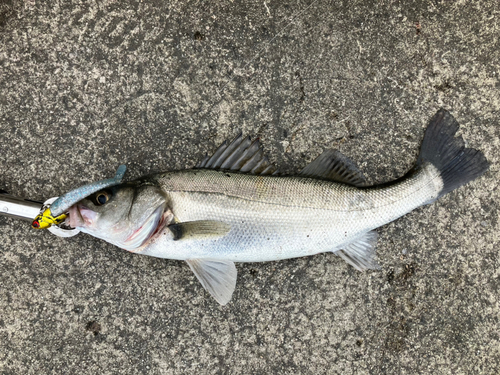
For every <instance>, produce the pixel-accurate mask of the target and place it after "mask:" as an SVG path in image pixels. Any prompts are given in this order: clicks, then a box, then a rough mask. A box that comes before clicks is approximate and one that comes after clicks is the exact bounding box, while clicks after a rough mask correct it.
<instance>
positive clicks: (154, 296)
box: [0, 0, 500, 375]
mask: <svg viewBox="0 0 500 375" xmlns="http://www.w3.org/2000/svg"><path fill="white" fill-rule="evenodd" d="M499 20H500V3H499V2H498V1H496V0H488V1H481V2H479V1H476V2H474V1H465V0H462V1H438V0H413V1H397V0H385V1H368V0H358V1H356V0H355V1H328V0H312V1H311V0H307V1H305V0H297V1H274V0H267V1H264V0H261V1H249V0H241V1H238V0H234V1H194V0H191V1H157V0H144V1H139V0H122V1H85V0H84V1H74V2H69V1H61V0H58V1H46V2H44V1H39V0H24V1H20V0H2V1H1V2H0V144H1V155H0V188H3V189H5V190H7V191H9V192H10V193H12V194H14V195H17V196H21V197H28V198H32V199H38V200H43V199H46V198H49V197H52V196H57V195H60V194H62V193H64V192H66V191H68V190H70V189H72V188H74V187H77V186H80V185H82V184H85V183H88V182H90V181H95V180H98V179H103V178H108V177H111V176H112V175H114V172H115V170H116V168H117V166H118V165H119V164H121V163H125V164H127V166H128V168H129V170H128V172H127V178H129V179H132V178H136V177H139V176H141V175H143V174H147V173H154V172H159V171H164V170H171V169H180V168H189V167H192V166H193V165H194V164H195V163H196V161H197V160H198V159H199V158H200V157H201V156H202V155H204V154H205V152H210V151H213V150H214V148H215V147H216V146H217V145H218V144H219V143H220V142H221V141H222V140H223V139H226V138H230V137H233V136H234V135H235V134H236V133H237V132H238V131H239V130H242V131H243V132H244V133H245V134H253V135H258V136H259V137H260V138H261V140H262V141H263V143H264V146H265V148H266V150H267V153H268V154H269V155H270V158H271V159H272V161H273V162H274V163H275V164H277V165H278V166H279V167H280V169H281V170H282V171H284V172H286V173H294V172H297V171H298V170H300V169H301V168H302V167H303V166H304V165H305V164H306V163H307V162H308V161H310V160H312V159H313V158H314V157H316V156H317V155H318V154H319V153H321V152H322V151H323V150H325V149H326V148H330V147H333V148H337V149H340V150H341V151H342V152H343V153H344V154H346V155H348V156H349V157H351V158H352V159H353V160H355V161H356V162H357V163H358V164H359V165H360V167H361V168H362V169H363V170H364V172H365V174H366V175H367V176H368V177H369V178H370V181H371V182H374V183H379V182H384V181H388V180H391V179H394V178H397V177H399V176H401V175H403V174H404V173H405V172H406V171H407V170H408V169H410V168H411V166H412V165H413V163H414V162H415V160H416V156H417V153H418V148H419V144H420V141H421V139H422V136H423V132H424V128H425V126H426V124H427V121H428V120H429V119H430V117H431V116H432V115H433V114H434V113H435V112H436V110H437V109H438V108H440V107H445V108H447V109H449V110H450V111H451V112H452V114H453V115H454V116H455V117H456V118H457V119H458V121H459V122H460V124H461V129H460V133H461V134H463V136H464V138H465V139H466V140H467V142H468V145H469V146H470V147H475V148H478V149H481V150H482V151H483V152H484V153H485V155H486V157H487V158H488V160H489V161H490V162H491V168H490V170H489V172H487V173H486V174H485V175H484V176H483V177H481V178H480V179H479V180H477V181H475V182H473V183H471V184H469V185H467V186H465V187H463V188H460V189H459V190H458V191H455V192H453V193H451V194H449V195H447V196H446V197H444V198H443V199H441V200H439V201H438V202H436V203H435V204H433V205H430V206H426V207H422V208H420V209H418V210H416V211H414V212H412V213H410V214H408V215H407V216H405V217H403V218H401V219H399V220H397V221H396V222H393V223H391V224H389V225H386V226H384V227H382V228H380V229H379V230H378V232H379V234H380V238H379V244H378V254H379V258H380V263H381V265H382V270H381V271H379V272H367V273H359V272H357V271H355V270H354V269H353V268H352V267H350V266H348V265H346V264H345V263H343V262H342V261H341V260H340V258H338V257H335V256H334V255H332V254H322V255H318V256H314V257H309V258H302V259H293V260H289V261H281V262H271V263H256V264H238V265H237V268H238V272H239V276H238V284H237V288H236V292H235V294H234V296H233V300H232V301H231V302H230V303H229V304H228V305H227V306H226V307H221V306H219V305H218V304H217V303H216V302H215V301H214V300H213V299H212V298H211V297H210V296H209V295H208V293H207V292H205V291H204V289H203V288H202V287H201V285H200V284H199V283H198V281H197V280H196V279H195V277H194V275H193V274H192V273H191V271H190V270H189V268H188V267H187V265H186V264H184V263H182V262H178V261H168V260H161V259H153V258H148V257H141V256H137V255H132V254H129V253H127V252H125V251H123V250H119V249H118V248H116V247H114V246H112V245H109V244H106V243H104V242H102V241H100V240H97V239H94V238H92V237H90V236H87V235H83V234H80V235H78V236H77V237H74V238H71V239H60V238H56V237H54V236H52V235H51V234H50V233H48V232H44V231H35V230H33V229H31V228H30V226H29V224H27V223H26V222H21V221H16V220H13V219H8V218H5V217H0V373H1V374H79V375H83V374H143V373H144V374H184V373H190V374H490V375H494V374H498V373H500V338H499V331H500V324H499V316H500V305H499V293H500V292H499V287H500V278H499V277H500V273H499V255H498V252H499V249H498V242H499V234H498V233H499V230H500V228H499V221H498V219H499V195H500V192H499V190H498V186H497V183H498V179H499V172H498V165H499V151H500V144H499V133H500V128H499V118H500V113H499V110H500V80H499V79H500V78H499V76H500V63H499V61H500V42H499V37H498V35H499V33H500V21H499Z"/></svg>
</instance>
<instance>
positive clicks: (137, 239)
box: [67, 181, 168, 251]
mask: <svg viewBox="0 0 500 375" xmlns="http://www.w3.org/2000/svg"><path fill="white" fill-rule="evenodd" d="M166 202H167V198H166V196H165V194H164V193H163V191H162V190H161V189H160V187H158V186H157V185H155V184H152V183H148V182H140V181H135V182H129V183H125V184H121V185H116V186H113V187H110V188H107V189H104V190H100V191H98V192H96V193H94V194H92V195H90V196H88V197H87V198H85V199H83V200H81V201H80V202H78V203H77V204H75V205H73V206H72V207H70V209H69V220H67V223H68V224H69V225H70V226H71V227H73V228H78V229H79V230H80V231H82V232H84V233H88V234H90V235H92V236H94V237H97V238H100V239H102V240H105V241H106V242H110V243H112V244H114V245H116V246H118V247H121V248H122V249H125V250H130V251H133V250H135V249H138V248H140V247H142V246H144V245H145V244H146V243H147V242H148V241H149V240H150V239H151V238H152V237H153V236H154V235H155V234H156V233H157V232H158V231H159V229H160V228H161V227H163V225H164V224H165V219H166V217H167V216H168V212H166V206H167V204H166Z"/></svg>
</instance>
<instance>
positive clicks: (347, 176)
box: [300, 150, 366, 187]
mask: <svg viewBox="0 0 500 375" xmlns="http://www.w3.org/2000/svg"><path fill="white" fill-rule="evenodd" d="M300 175H301V176H304V177H315V178H322V179H325V180H331V181H336V182H342V183H344V184H349V185H353V186H357V187H360V186H365V184H366V179H365V176H364V175H363V172H361V171H360V170H359V169H358V167H356V165H355V164H354V163H353V162H352V161H351V160H350V159H349V158H348V157H347V156H345V155H343V154H342V153H341V152H340V151H337V150H326V151H324V152H323V153H322V154H321V155H320V156H318V157H317V158H316V159H314V161H312V162H311V163H309V164H308V165H307V166H306V167H305V168H304V169H303V170H302V171H301V172H300Z"/></svg>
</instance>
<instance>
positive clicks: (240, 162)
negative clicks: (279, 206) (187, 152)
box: [195, 133, 278, 175]
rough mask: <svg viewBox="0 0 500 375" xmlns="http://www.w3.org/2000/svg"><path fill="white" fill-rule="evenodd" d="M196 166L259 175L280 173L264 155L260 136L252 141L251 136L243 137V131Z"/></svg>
mask: <svg viewBox="0 0 500 375" xmlns="http://www.w3.org/2000/svg"><path fill="white" fill-rule="evenodd" d="M195 168H203V169H225V170H230V171H235V172H245V173H250V174H258V175H271V174H272V175H275V174H277V173H278V171H277V169H276V167H274V166H273V165H272V164H270V163H269V159H268V158H267V157H266V156H264V152H263V151H262V148H261V147H260V142H259V138H257V139H255V140H254V141H253V142H252V139H251V138H250V137H243V136H242V134H241V133H240V134H238V135H237V136H236V138H234V140H233V141H232V142H231V143H229V142H228V141H224V143H222V144H221V145H220V146H219V148H218V149H217V150H215V152H214V154H213V155H212V156H208V155H207V156H205V158H203V160H201V161H200V162H199V163H198V164H196V167H195Z"/></svg>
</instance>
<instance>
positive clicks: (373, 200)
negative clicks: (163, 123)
mask: <svg viewBox="0 0 500 375" xmlns="http://www.w3.org/2000/svg"><path fill="white" fill-rule="evenodd" d="M156 180H157V182H158V185H159V186H161V188H162V190H163V191H164V192H165V194H166V197H167V202H168V205H169V207H170V210H171V211H172V213H173V215H174V216H175V218H176V219H177V220H179V221H180V222H196V221H202V220H210V221H216V222H223V223H227V224H229V226H230V228H231V229H230V230H229V232H228V233H227V234H226V235H224V236H222V237H220V238H215V239H214V238H203V237H200V238H195V239H193V240H190V241H182V240H178V241H175V240H173V239H172V235H171V233H169V230H168V229H167V228H166V229H164V233H163V235H160V236H157V238H156V239H155V241H152V243H150V244H148V246H146V247H144V248H142V249H140V250H139V251H138V252H139V253H141V254H145V255H151V256H155V257H160V258H169V259H179V260H187V259H192V258H200V259H207V258H214V259H221V260H231V261H234V262H263V261H273V260H281V259H287V258H296V257H302V256H307V255H313V254H318V253H322V252H327V251H332V252H336V251H338V250H340V249H342V248H344V247H345V246H346V245H348V244H350V243H352V242H353V241H355V240H356V239H358V238H360V237H362V236H363V235H364V234H365V233H367V232H369V231H371V230H372V229H375V228H377V227H379V226H381V225H384V224H386V223H388V222H391V221H393V220H395V219H397V218H398V217H400V216H402V215H404V214H406V213H408V212H410V211H412V210H413V209H415V208H417V207H419V206H421V205H422V204H424V203H426V202H429V201H432V200H434V199H436V198H437V196H438V194H439V192H440V191H441V188H442V180H441V178H440V176H439V172H438V171H437V170H436V168H434V167H433V166H432V165H431V164H428V165H427V166H426V167H425V168H423V169H421V170H420V171H418V172H417V173H415V174H414V175H413V176H411V177H409V178H407V179H405V180H403V181H401V182H398V183H396V184H393V185H391V186H388V187H384V188H377V187H375V188H364V189H360V188H357V187H354V186H349V185H345V184H339V183H336V182H331V181H324V180H318V179H313V178H307V177H279V176H253V175H247V174H238V173H228V172H225V171H214V170H196V169H195V170H186V171H180V172H172V173H167V174H163V175H159V176H157V178H156Z"/></svg>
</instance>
